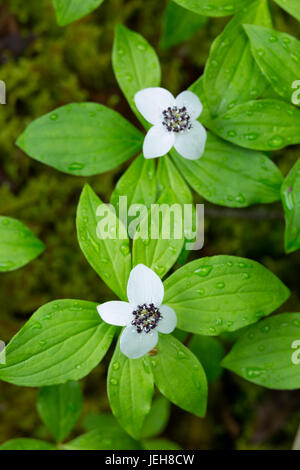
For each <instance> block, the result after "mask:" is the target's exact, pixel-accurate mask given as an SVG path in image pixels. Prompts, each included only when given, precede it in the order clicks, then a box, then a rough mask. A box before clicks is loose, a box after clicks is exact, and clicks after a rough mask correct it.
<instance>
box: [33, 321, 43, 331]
mask: <svg viewBox="0 0 300 470" xmlns="http://www.w3.org/2000/svg"><path fill="white" fill-rule="evenodd" d="M41 328H42V324H41V323H40V322H38V321H37V322H35V323H34V324H33V325H32V329H33V330H40V329H41Z"/></svg>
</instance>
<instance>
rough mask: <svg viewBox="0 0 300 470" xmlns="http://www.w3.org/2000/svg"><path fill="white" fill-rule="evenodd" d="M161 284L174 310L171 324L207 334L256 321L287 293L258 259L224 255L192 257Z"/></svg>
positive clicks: (165, 300) (282, 299) (166, 303)
mask: <svg viewBox="0 0 300 470" xmlns="http://www.w3.org/2000/svg"><path fill="white" fill-rule="evenodd" d="M164 285H165V297H164V304H165V305H169V306H170V307H172V308H173V309H174V310H175V312H176V315H177V319H178V324H177V327H178V328H180V329H182V330H184V331H190V332H193V333H198V334H201V335H212V336H214V335H218V334H220V333H222V332H223V331H234V330H237V329H239V328H243V327H244V326H246V325H250V324H251V323H254V322H256V321H257V320H258V319H259V318H261V317H262V316H265V315H268V314H269V313H271V312H273V311H274V310H275V309H276V308H278V307H279V306H280V305H281V304H283V302H285V300H286V299H287V298H288V296H289V290H288V289H287V287H285V285H284V284H283V283H282V282H281V281H280V280H279V279H278V278H277V277H276V276H275V275H274V274H273V273H271V272H270V271H269V270H268V269H266V268H265V267H264V266H262V265H261V264H259V263H257V262H256V261H252V260H250V259H246V258H239V257H237V256H226V255H221V256H213V257H211V258H201V259H197V260H195V261H192V262H190V263H188V264H186V265H185V266H183V267H182V268H180V269H178V270H177V271H176V272H174V273H173V274H172V275H171V276H170V277H169V278H168V279H166V281H165V283H164Z"/></svg>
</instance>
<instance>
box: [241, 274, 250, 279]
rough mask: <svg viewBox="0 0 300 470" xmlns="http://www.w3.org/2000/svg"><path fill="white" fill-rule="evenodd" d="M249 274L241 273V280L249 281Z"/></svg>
mask: <svg viewBox="0 0 300 470" xmlns="http://www.w3.org/2000/svg"><path fill="white" fill-rule="evenodd" d="M249 277H250V274H249V273H243V274H242V279H249Z"/></svg>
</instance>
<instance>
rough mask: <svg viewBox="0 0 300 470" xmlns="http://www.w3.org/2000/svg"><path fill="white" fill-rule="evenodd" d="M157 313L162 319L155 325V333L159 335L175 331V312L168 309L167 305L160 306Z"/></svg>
mask: <svg viewBox="0 0 300 470" xmlns="http://www.w3.org/2000/svg"><path fill="white" fill-rule="evenodd" d="M159 311H160V313H161V314H162V319H161V320H159V322H158V324H157V327H156V329H157V331H159V332H160V333H165V334H169V333H172V331H174V330H175V328H176V325H177V316H176V313H175V311H174V310H173V309H172V308H171V307H168V305H161V306H160V307H159Z"/></svg>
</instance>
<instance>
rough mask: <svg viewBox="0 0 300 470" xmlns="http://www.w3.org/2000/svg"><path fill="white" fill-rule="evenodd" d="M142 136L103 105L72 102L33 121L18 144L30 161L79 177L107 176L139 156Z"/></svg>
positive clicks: (118, 115)
mask: <svg viewBox="0 0 300 470" xmlns="http://www.w3.org/2000/svg"><path fill="white" fill-rule="evenodd" d="M142 139H143V136H142V134H141V133H140V132H139V131H138V130H137V129H136V128H135V127H134V126H132V124H130V123H129V122H128V121H127V120H126V119H124V118H123V117H122V116H121V115H120V114H118V113H117V112H116V111H113V110H112V109H109V108H107V107H105V106H103V105H101V104H96V103H73V104H69V105H66V106H62V107H61V108H58V109H56V110H54V111H53V112H51V113H49V114H45V115H44V116H42V117H41V118H39V119H37V120H35V121H33V122H32V123H31V124H29V126H28V127H27V129H26V130H25V131H24V132H23V134H22V135H21V136H20V137H19V138H18V140H17V145H18V146H19V147H20V148H21V149H22V150H23V151H24V152H25V153H27V154H28V155H29V156H30V157H31V158H34V159H35V160H38V161H39V162H42V163H45V164H46V165H49V166H52V167H53V168H56V169H57V170H59V171H62V172H64V173H69V174H72V175H78V176H90V175H97V174H99V173H104V172H106V171H108V170H111V169H112V168H115V167H117V166H118V165H120V164H121V163H123V162H125V161H126V160H128V159H129V158H130V157H132V156H133V155H134V154H136V153H137V152H138V151H139V150H140V149H141V146H142Z"/></svg>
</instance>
